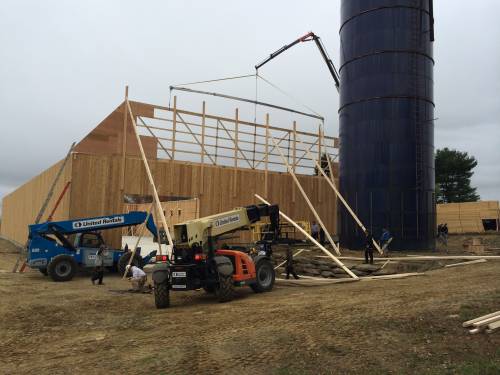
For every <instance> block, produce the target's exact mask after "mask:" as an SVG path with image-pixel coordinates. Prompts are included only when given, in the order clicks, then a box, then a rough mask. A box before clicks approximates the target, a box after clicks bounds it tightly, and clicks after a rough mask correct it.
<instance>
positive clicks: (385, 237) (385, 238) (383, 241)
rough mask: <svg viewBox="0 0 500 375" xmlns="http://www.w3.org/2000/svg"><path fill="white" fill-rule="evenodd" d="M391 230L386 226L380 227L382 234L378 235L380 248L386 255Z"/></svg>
mask: <svg viewBox="0 0 500 375" xmlns="http://www.w3.org/2000/svg"><path fill="white" fill-rule="evenodd" d="M391 237H392V236H391V232H389V230H387V229H386V228H382V235H381V236H380V248H381V249H382V251H383V252H384V255H385V256H387V254H388V253H389V249H388V247H389V241H390V239H391Z"/></svg>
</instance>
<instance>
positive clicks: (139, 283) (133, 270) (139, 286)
mask: <svg viewBox="0 0 500 375" xmlns="http://www.w3.org/2000/svg"><path fill="white" fill-rule="evenodd" d="M127 269H128V272H127V275H130V276H129V278H128V279H129V280H130V282H131V283H132V290H133V291H134V292H142V291H143V289H144V284H146V281H147V279H148V277H147V276H146V272H144V271H143V270H141V269H140V268H139V267H136V266H127Z"/></svg>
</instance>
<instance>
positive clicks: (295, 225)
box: [254, 194, 359, 280]
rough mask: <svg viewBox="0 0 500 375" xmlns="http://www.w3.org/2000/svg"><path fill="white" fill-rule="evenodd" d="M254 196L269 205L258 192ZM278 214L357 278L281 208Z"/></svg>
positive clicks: (353, 276) (354, 277) (354, 276)
mask: <svg viewBox="0 0 500 375" xmlns="http://www.w3.org/2000/svg"><path fill="white" fill-rule="evenodd" d="M254 196H255V197H256V198H257V199H258V200H260V201H261V202H262V203H265V204H267V205H268V206H270V205H271V204H270V203H269V202H268V201H266V200H265V199H264V198H262V197H261V196H260V195H258V194H254ZM279 213H280V216H281V217H282V218H283V219H285V220H286V221H288V222H289V223H290V224H292V225H293V226H294V227H295V228H296V229H297V230H298V231H299V232H300V233H302V234H303V235H304V236H305V237H306V238H307V239H309V240H310V241H311V242H312V243H313V244H315V245H316V246H317V247H318V248H319V249H320V250H321V251H323V252H324V253H325V254H326V255H327V256H328V257H329V258H331V259H332V260H333V261H334V262H335V263H336V264H337V265H338V266H339V267H340V268H342V269H343V270H344V271H345V272H346V273H347V274H348V275H349V276H351V277H352V278H353V279H355V280H359V277H358V276H356V275H355V274H354V273H352V271H351V270H350V269H349V268H347V267H346V266H345V264H344V263H342V262H341V261H340V260H339V259H338V258H337V257H336V256H335V255H333V254H332V253H331V252H329V251H328V250H327V249H326V248H325V247H324V246H323V245H321V244H320V243H319V242H318V241H316V240H315V239H314V238H313V237H312V236H311V235H310V234H309V233H307V232H306V231H305V230H304V229H303V228H302V227H301V226H300V225H299V224H297V223H296V222H295V221H293V220H292V219H291V218H289V217H288V216H287V215H285V214H284V213H283V212H282V211H281V210H280V211H279Z"/></svg>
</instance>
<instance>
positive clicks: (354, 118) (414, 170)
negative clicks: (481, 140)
mask: <svg viewBox="0 0 500 375" xmlns="http://www.w3.org/2000/svg"><path fill="white" fill-rule="evenodd" d="M341 4H342V5H341V7H342V9H341V12H342V15H341V26H340V41H341V50H340V56H341V66H340V68H339V73H340V81H341V83H340V108H339V121H340V175H339V178H340V188H341V191H342V194H343V195H344V197H345V198H346V199H347V201H348V202H349V203H350V205H351V206H352V207H353V209H354V210H355V211H356V212H357V213H358V216H359V217H360V219H361V220H362V221H363V223H364V224H365V226H366V227H367V229H368V230H369V231H370V232H372V233H373V234H374V236H375V237H376V238H377V236H379V235H380V232H381V230H382V228H384V227H385V228H388V229H389V230H390V231H391V232H392V233H393V234H394V236H395V240H394V242H393V248H395V249H431V248H434V246H435V245H434V233H435V225H436V223H435V221H436V219H435V211H436V209H435V199H434V180H435V178H434V98H433V69H434V59H433V55H432V41H433V39H434V29H433V15H432V0H431V1H429V0H342V3H341ZM340 216H341V217H340V234H341V236H340V241H341V244H342V245H343V246H346V247H349V248H359V247H361V246H362V244H363V242H364V235H363V233H362V232H361V231H360V229H359V228H358V227H357V226H356V224H355V222H354V221H353V220H352V218H351V217H350V215H349V213H348V212H347V211H346V210H345V209H342V210H341V213H340Z"/></svg>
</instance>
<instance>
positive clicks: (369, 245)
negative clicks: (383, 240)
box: [365, 231, 373, 264]
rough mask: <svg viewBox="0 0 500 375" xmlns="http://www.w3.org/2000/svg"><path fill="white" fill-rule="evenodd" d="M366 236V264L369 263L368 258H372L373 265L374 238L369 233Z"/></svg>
mask: <svg viewBox="0 0 500 375" xmlns="http://www.w3.org/2000/svg"><path fill="white" fill-rule="evenodd" d="M365 235H366V243H365V263H368V258H370V264H373V236H372V234H371V233H370V232H368V231H366V232H365Z"/></svg>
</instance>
